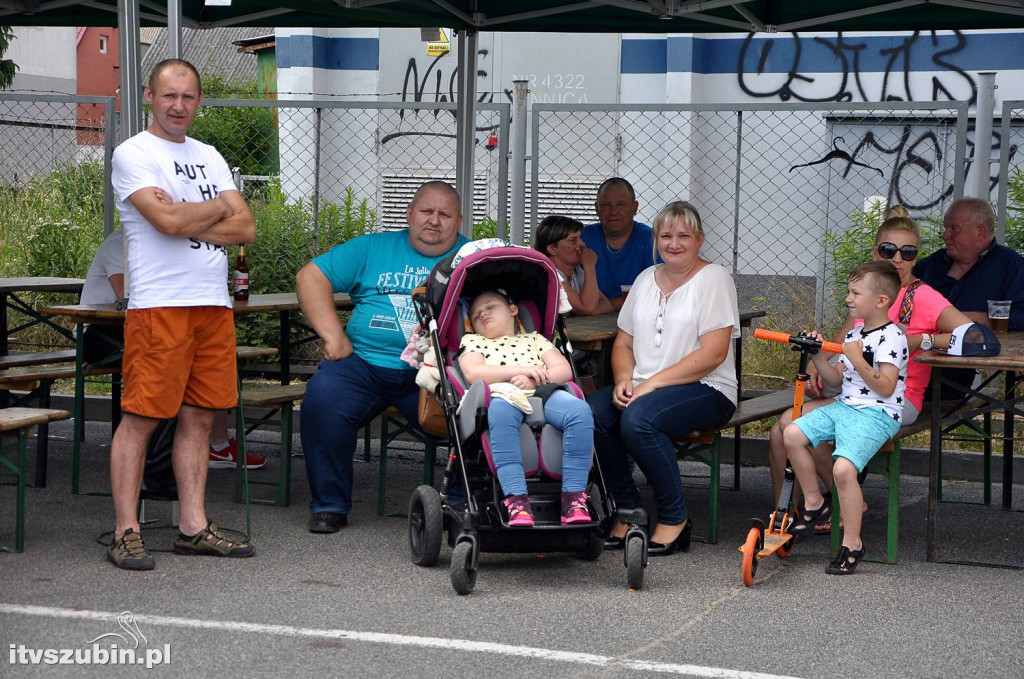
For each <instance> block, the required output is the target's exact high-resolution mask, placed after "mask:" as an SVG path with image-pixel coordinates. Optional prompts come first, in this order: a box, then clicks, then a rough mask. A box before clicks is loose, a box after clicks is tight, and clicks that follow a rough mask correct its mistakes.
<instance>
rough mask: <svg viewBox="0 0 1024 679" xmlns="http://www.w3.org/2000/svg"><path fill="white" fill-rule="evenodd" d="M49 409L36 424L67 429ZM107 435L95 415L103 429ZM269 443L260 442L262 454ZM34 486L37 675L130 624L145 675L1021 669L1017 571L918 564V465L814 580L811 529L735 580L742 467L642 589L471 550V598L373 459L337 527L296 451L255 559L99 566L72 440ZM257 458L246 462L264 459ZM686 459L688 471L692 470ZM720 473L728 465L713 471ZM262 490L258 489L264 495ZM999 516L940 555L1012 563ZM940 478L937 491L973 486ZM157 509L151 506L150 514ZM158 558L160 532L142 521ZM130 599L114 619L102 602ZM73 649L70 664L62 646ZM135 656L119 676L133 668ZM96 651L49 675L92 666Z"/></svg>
mask: <svg viewBox="0 0 1024 679" xmlns="http://www.w3.org/2000/svg"><path fill="white" fill-rule="evenodd" d="M62 427H67V425H66V423H62V425H59V426H55V427H54V428H53V430H54V433H55V434H56V435H58V436H62V435H63V436H67V435H68V434H69V432H70V428H69V427H67V428H66V429H62ZM105 427H106V428H105ZM89 431H90V434H89V437H90V445H89V448H88V451H87V460H86V464H85V468H86V470H87V476H86V478H85V480H84V486H85V487H86V488H89V489H98V488H106V487H107V485H108V482H107V480H106V471H107V470H106V462H105V456H106V452H107V449H106V447H105V445H102V444H103V443H105V442H106V441H107V440H109V425H101V424H96V425H90V430H89ZM275 449H276V448H275V446H274V445H272V443H271V442H270V440H269V439H268V443H267V444H266V445H265V446H262V447H261V449H260V452H261V453H266V454H268V455H273V454H274V452H275ZM51 450H52V453H51V470H50V476H49V478H50V482H49V485H48V487H47V488H45V489H30V490H29V494H28V512H29V516H28V537H27V546H26V551H25V553H24V554H20V555H14V554H0V645H2V650H3V651H4V655H5V657H4V658H3V660H2V661H0V662H2V664H0V676H19V677H20V676H36V675H39V676H42V675H47V676H49V675H51V674H53V673H54V672H55V671H59V670H57V668H55V667H54V666H53V665H48V664H46V663H45V659H44V660H41V661H40V662H38V663H36V664H31V660H32V656H31V655H30V651H31V652H35V653H36V654H39V653H41V652H42V651H43V650H47V649H71V650H72V652H73V651H74V650H78V651H79V652H80V653H81V652H82V651H83V649H84V648H86V647H87V646H88V644H89V642H91V641H92V640H93V639H95V638H97V637H102V636H103V635H108V636H106V637H105V638H102V639H100V640H98V641H97V642H96V643H97V644H100V645H101V646H102V645H103V644H110V643H114V642H117V643H118V644H119V645H123V644H122V643H121V641H120V640H118V639H114V638H113V637H111V636H109V634H110V633H115V632H116V633H119V634H121V635H122V636H123V637H125V638H126V639H128V640H129V641H130V640H131V639H132V635H131V634H128V633H127V632H125V631H124V626H122V623H124V624H125V625H127V626H128V627H129V628H131V629H134V630H135V631H136V632H137V636H139V637H144V640H141V639H140V641H139V651H138V653H139V657H140V658H143V660H144V659H145V656H144V655H143V652H144V651H149V652H150V659H151V660H152V661H156V660H157V659H158V658H157V652H159V653H160V654H161V656H162V654H164V652H165V651H167V652H169V655H170V658H169V663H168V662H166V658H164V657H160V658H159V660H160V661H161V664H156V665H154V668H153V669H151V670H149V671H148V672H147V674H153V676H175V677H177V676H184V675H185V674H186V673H187V674H188V675H189V676H197V677H203V676H232V675H240V674H242V673H245V674H247V675H251V676H274V677H281V676H319V677H374V678H375V679H377V678H382V677H453V676H471V675H481V676H488V677H492V676H493V677H552V676H557V677H627V676H628V677H637V676H665V675H669V676H672V675H674V676H684V677H756V676H764V677H775V676H794V677H835V676H843V677H1024V669H1022V668H1024V651H1022V650H1021V648H1022V646H1021V641H1020V640H1021V636H1022V633H1024V577H1022V573H1021V571H1020V570H1019V569H1012V568H977V567H968V566H961V565H952V564H943V563H939V564H930V563H927V562H926V561H925V559H924V551H925V550H924V528H925V524H924V515H925V504H926V483H925V479H922V478H919V477H904V479H903V482H902V484H901V492H902V502H901V505H902V506H901V532H902V534H901V543H900V563H899V564H898V565H895V566H887V565H883V564H875V563H864V564H861V566H860V568H859V569H858V571H857V573H856V574H855V575H853V576H852V577H834V576H828V575H825V572H824V568H825V565H826V563H827V560H828V559H827V555H826V550H827V538H826V537H814V538H809V539H806V540H804V541H803V542H801V543H799V544H798V545H797V546H796V548H795V549H794V551H793V554H792V556H791V557H790V558H789V559H787V560H785V561H781V560H778V559H775V558H772V559H771V560H766V561H763V562H762V563H761V568H760V569H759V571H758V574H757V581H756V584H755V586H754V587H753V588H747V587H744V586H743V584H742V582H741V580H740V571H739V559H740V554H739V552H738V551H737V550H736V548H737V546H738V545H739V544H740V543H741V542H742V540H743V537H744V536H745V533H746V527H747V520H748V519H749V518H750V517H752V516H760V515H762V514H763V513H764V512H765V510H766V509H767V507H768V505H769V503H770V498H769V495H770V491H769V490H768V478H767V473H766V471H765V470H763V469H756V468H755V469H750V470H744V477H743V489H742V490H741V491H739V492H734V491H731V490H729V491H724V492H723V493H722V524H721V525H722V530H721V536H722V538H721V541H720V542H719V544H717V545H708V544H704V543H702V542H695V544H694V545H693V548H692V550H691V551H690V552H689V553H687V554H678V555H674V556H671V557H667V558H664V559H652V560H651V564H650V567H649V568H648V570H647V577H646V586H645V588H644V589H643V590H642V591H635V592H631V591H628V590H627V589H626V586H625V569H624V567H623V564H622V559H621V554H622V553H621V552H608V553H605V554H604V555H603V556H602V558H601V559H599V560H598V561H597V562H592V563H588V562H583V561H580V560H578V559H576V558H575V557H573V556H571V555H551V556H547V557H545V558H541V557H539V556H538V555H535V554H521V555H498V554H487V555H484V556H483V557H482V559H481V570H480V574H479V579H478V581H477V589H476V591H475V592H474V593H473V594H472V595H471V596H468V597H460V596H458V595H456V594H455V592H454V591H453V590H452V588H451V585H450V582H449V575H448V556H449V554H450V551H449V550H448V549H447V548H445V549H444V550H443V551H442V557H441V562H440V563H439V564H438V566H437V567H435V568H429V569H428V568H420V567H417V566H415V565H413V564H411V563H410V561H409V558H408V549H407V546H406V524H405V522H404V521H403V520H402V519H397V518H386V517H378V516H377V515H376V512H375V507H376V470H377V467H376V463H377V459H376V456H374V458H373V460H372V461H371V462H370V463H359V465H358V466H357V470H356V478H357V496H356V498H357V504H356V506H355V508H354V509H353V512H352V514H351V516H350V525H349V527H347V528H345V529H343V530H342V531H341V532H340V533H338V534H336V535H311V534H310V533H308V532H307V531H306V529H305V522H306V518H307V507H306V502H307V501H308V493H307V491H306V488H305V485H306V484H305V480H304V472H303V468H302V461H301V459H299V460H296V461H295V472H296V474H295V482H294V491H295V492H294V494H293V497H294V501H293V504H292V506H290V507H287V508H278V507H270V506H256V507H254V508H253V525H254V530H255V542H256V544H257V549H258V552H257V555H256V556H255V557H254V558H252V559H238V560H227V559H225V560H219V559H213V558H198V557H183V556H176V555H173V554H171V553H169V552H163V551H161V552H158V553H157V554H156V559H157V569H156V570H155V571H151V572H146V573H129V572H123V571H119V570H117V569H115V568H114V567H113V566H112V565H110V564H109V563H107V562H106V561H105V560H104V548H103V546H101V545H100V544H98V543H97V537H98V536H99V534H100V533H102V532H103V531H106V530H110V528H112V524H113V510H112V507H111V503H110V499H109V498H105V497H88V496H73V495H71V494H70V493H69V487H70V483H69V478H70V444H69V443H67V442H66V441H57V442H55V443H54V444H53V445H52V447H51ZM416 457H417V453H415V452H413V451H412V450H410V451H407V452H405V453H400V454H398V455H397V456H395V457H394V459H393V460H392V461H391V463H390V468H389V469H390V471H389V493H388V505H389V509H393V510H398V509H401V508H402V506H403V505H404V504H405V502H406V501H407V499H408V496H409V493H410V492H411V491H412V489H413V488H414V487H415V486H416V485H417V483H418V482H419V481H418V479H419V476H420V470H419V468H418V463H417V461H416ZM275 465H276V460H271V464H270V465H268V466H269V467H270V469H268V470H267V471H264V472H260V473H261V474H262V475H264V476H269V475H271V474H274V473H276V466H275ZM693 471H695V472H699V471H700V469H699V467H693ZM724 476H725V477H726V480H727V481H729V482H730V486H731V478H729V477H730V475H729V473H728V472H726V473H725V474H724ZM693 483H696V484H698V486H700V485H703V486H704V487H694V488H688V490H687V492H688V506H689V508H690V512H691V515H692V516H693V518H694V521H695V537H697V536H705V535H706V534H707V523H706V522H707V498H708V491H707V489H706V481H703V482H702V481H699V480H698V481H694V482H693ZM232 487H233V486H232V480H231V472H230V471H228V472H225V471H211V484H210V489H209V492H208V499H209V504H210V516H211V518H213V519H214V520H215V521H217V522H218V523H220V524H222V525H226V526H231V527H238V526H241V525H243V520H244V513H243V509H242V507H241V506H240V505H236V504H234V503H233V502H231V497H232ZM267 490H268V489H266V488H264V489H263V491H264V492H266V491H267ZM1016 491H1017V493H1016V495H1017V499H1016V501H1015V508H1016V510H1017V511H1015V512H1004V511H1002V510H1000V509H996V508H992V507H983V506H976V505H962V504H943V505H941V506H940V510H939V517H940V520H941V521H942V523H941V525H940V527H939V536H940V539H941V544H940V556H941V558H944V559H954V560H955V559H981V560H984V561H990V562H997V563H1002V564H1005V565H1009V566H1018V567H1019V566H1022V565H1024V556H1022V553H1021V544H1022V542H1024V514H1022V513H1021V512H1020V510H1021V509H1022V508H1024V501H1022V500H1021V499H1020V497H1021V493H1022V492H1024V488H1021V487H1020V486H1017V488H1016ZM980 492H981V491H980V484H976V483H954V484H952V485H950V486H949V487H948V488H947V496H949V497H962V498H967V497H972V496H973V497H980ZM866 497H867V500H868V502H869V504H870V505H871V507H872V509H871V512H870V513H869V515H868V517H866V520H865V542H866V544H867V546H868V550H869V555H874V556H880V555H881V554H882V552H883V548H884V537H883V530H884V521H885V514H884V511H883V510H884V491H882V490H871V489H868V490H866ZM12 506H13V489H11V488H9V487H4V488H0V517H2V518H0V542H3V543H5V544H6V543H9V542H10V541H11V536H12V533H11V530H12V529H11V522H12V519H13V517H12V514H11V509H12ZM168 507H169V505H168V504H167V503H150V513H151V515H154V516H156V517H157V518H160V519H161V520H162V519H165V518H166V517H167V516H168ZM143 534H144V536H145V537H146V541H147V544H148V545H149V546H150V548H155V549H157V550H169V549H170V545H171V541H172V539H173V530H171V529H161V528H153V527H150V528H144V529H143ZM124 612H129V613H130V614H131V615H132V616H133V617H134V621H135V625H134V627H133V626H132V624H131V623H130V621H128V620H127V618H122V620H121V622H119V621H118V619H117V615H118V614H120V613H124ZM71 659H72V661H73V660H74V656H73V655H72V656H71ZM142 667H144V666H143V665H140V666H139V667H133V668H124V669H121V670H120V672H122V673H128V672H139V671H140V670H141V669H142ZM111 669H112V667H111V664H110V663H109V662H108V664H107V665H103V666H99V665H95V664H94V665H91V666H81V665H80V666H74V667H67V668H64V671H65V672H66V673H67V674H68V676H76V677H77V676H87V677H88V676H104V677H105V676H108V675H109V673H110V672H111Z"/></svg>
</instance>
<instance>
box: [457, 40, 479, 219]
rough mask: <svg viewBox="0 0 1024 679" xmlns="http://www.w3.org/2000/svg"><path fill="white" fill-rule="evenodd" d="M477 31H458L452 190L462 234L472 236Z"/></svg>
mask: <svg viewBox="0 0 1024 679" xmlns="http://www.w3.org/2000/svg"><path fill="white" fill-rule="evenodd" d="M476 37H477V34H476V31H459V43H458V45H459V66H458V68H459V94H458V97H459V100H458V107H457V110H456V129H455V136H456V140H455V189H456V190H457V191H458V192H459V198H460V199H461V200H462V229H461V231H462V233H463V234H464V235H466V236H468V237H470V238H472V236H473V152H474V150H475V137H476V135H475V132H476Z"/></svg>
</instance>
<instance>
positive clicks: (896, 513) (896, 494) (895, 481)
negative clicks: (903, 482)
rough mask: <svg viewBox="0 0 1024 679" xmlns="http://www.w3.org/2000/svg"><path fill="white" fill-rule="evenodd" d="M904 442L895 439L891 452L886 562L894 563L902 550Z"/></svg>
mask: <svg viewBox="0 0 1024 679" xmlns="http://www.w3.org/2000/svg"><path fill="white" fill-rule="evenodd" d="M902 448H903V446H902V444H901V443H900V442H899V441H893V445H892V452H891V453H889V475H888V479H889V517H888V521H889V525H888V527H887V528H886V531H885V535H886V541H885V543H886V544H885V562H886V563H888V564H894V563H896V562H897V561H898V560H899V556H900V555H899V551H900V457H901V453H902Z"/></svg>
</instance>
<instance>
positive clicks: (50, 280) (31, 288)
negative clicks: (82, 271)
mask: <svg viewBox="0 0 1024 679" xmlns="http://www.w3.org/2000/svg"><path fill="white" fill-rule="evenodd" d="M83 285H85V279H84V278H57V277H52V276H23V277H20V278H0V356H6V355H7V352H8V345H7V336H8V334H9V333H10V330H9V329H8V327H7V309H8V308H10V309H12V310H14V311H19V312H21V313H23V314H25V315H26V316H28V317H29V318H31V319H33V320H32V321H30V322H29V323H27V324H26V325H24V326H22V328H25V327H28V326H30V325H35V324H36V323H45V324H47V325H49V326H51V327H53V328H55V329H56V330H57V331H58V332H60V333H61V334H63V335H64V336H65V337H67V338H68V339H69V340H73V338H72V337H71V335H70V334H69V333H68V331H67V330H65V329H64V328H62V327H60V326H58V325H54V324H53V323H50V322H49V319H48V318H47V316H46V315H45V312H42V313H41V312H38V311H36V310H35V309H34V308H33V307H32V306H31V305H30V304H28V303H26V302H25V300H23V299H21V298H20V297H18V294H17V293H19V292H73V293H80V292H82V286H83Z"/></svg>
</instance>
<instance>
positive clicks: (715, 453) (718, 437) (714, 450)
mask: <svg viewBox="0 0 1024 679" xmlns="http://www.w3.org/2000/svg"><path fill="white" fill-rule="evenodd" d="M721 477H722V433H721V432H716V433H715V440H714V441H713V442H712V443H711V502H710V504H711V509H710V512H709V514H710V519H709V525H708V544H709V545H716V544H718V502H719V493H720V486H721V480H722V478H721Z"/></svg>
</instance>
